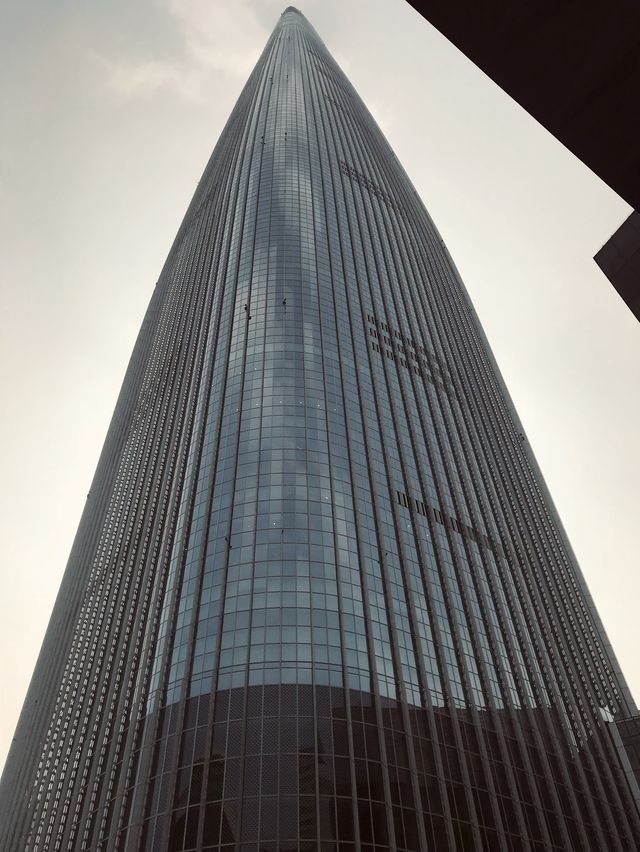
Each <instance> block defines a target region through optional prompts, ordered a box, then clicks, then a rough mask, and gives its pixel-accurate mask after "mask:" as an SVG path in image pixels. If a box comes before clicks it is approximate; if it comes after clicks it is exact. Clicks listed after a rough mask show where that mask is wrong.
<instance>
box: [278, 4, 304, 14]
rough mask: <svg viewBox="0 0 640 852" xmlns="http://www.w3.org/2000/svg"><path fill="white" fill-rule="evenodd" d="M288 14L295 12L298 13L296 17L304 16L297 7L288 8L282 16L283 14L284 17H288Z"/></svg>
mask: <svg viewBox="0 0 640 852" xmlns="http://www.w3.org/2000/svg"><path fill="white" fill-rule="evenodd" d="M287 12H295V13H296V15H301V14H302V12H301V11H300V9H296V7H295V6H287V8H286V9H285V10H284V12H283V13H282V14H283V15H286V14H287Z"/></svg>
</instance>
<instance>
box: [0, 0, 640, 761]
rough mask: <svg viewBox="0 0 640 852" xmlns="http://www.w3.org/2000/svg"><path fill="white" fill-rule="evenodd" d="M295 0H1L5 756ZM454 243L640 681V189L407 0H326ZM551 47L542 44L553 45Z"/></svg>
mask: <svg viewBox="0 0 640 852" xmlns="http://www.w3.org/2000/svg"><path fill="white" fill-rule="evenodd" d="M285 5H286V3H285V2H282V1H281V2H277V3H276V2H274V0H254V2H250V0H233V1H232V0H227V2H224V0H136V2H135V3H131V2H130V0H110V2H109V3H103V4H93V3H84V4H78V3H76V2H72V0H58V2H56V3H38V4H32V3H24V2H23V0H5V2H4V3H3V4H2V8H1V9H0V34H1V35H0V56H1V57H2V63H3V73H2V74H0V98H1V99H2V103H3V105H4V108H3V110H2V111H1V113H0V276H1V277H0V288H1V289H0V312H1V313H0V315H1V316H2V320H3V321H2V333H1V334H0V393H1V397H0V398H1V399H2V400H3V403H4V405H3V415H2V418H0V430H1V435H0V477H1V481H2V485H3V487H2V490H1V491H0V537H1V538H0V540H1V542H2V547H1V549H0V573H1V586H0V589H1V595H0V606H1V608H2V612H1V614H0V666H1V670H0V682H1V683H2V699H1V700H0V761H1V760H2V759H3V757H4V754H5V751H6V749H7V748H8V746H9V742H10V739H11V736H12V735H13V730H14V727H15V723H16V721H17V716H18V713H19V711H20V707H21V705H22V700H23V697H24V693H25V691H26V688H27V685H28V681H29V678H30V675H31V671H32V669H33V666H34V663H35V659H36V656H37V653H38V650H39V647H40V643H41V641H42V636H43V633H44V630H45V627H46V624H47V621H48V618H49V614H50V611H51V608H52V605H53V601H54V598H55V594H56V592H57V589H58V586H59V583H60V579H61V576H62V572H63V570H64V567H65V563H66V560H67V556H68V553H69V550H70V547H71V542H72V539H73V536H74V534H75V529H76V525H77V523H78V521H79V518H80V513H81V510H82V507H83V505H84V501H85V497H86V493H87V491H88V488H89V483H90V481H91V477H92V475H93V471H94V468H95V465H96V463H97V460H98V455H99V452H100V448H101V446H102V441H103V439H104V436H105V434H106V430H107V426H108V424H109V419H110V417H111V413H112V410H113V407H114V404H115V400H116V396H117V393H118V390H119V387H120V383H121V381H122V378H123V375H124V370H125V367H126V364H127V361H128V358H129V355H130V353H131V350H132V348H133V343H134V340H135V336H136V334H137V331H138V328H139V326H140V323H141V320H142V316H143V313H144V311H145V308H146V305H147V302H148V300H149V298H150V296H151V292H152V290H153V286H154V283H155V281H156V280H157V277H158V274H159V272H160V269H161V267H162V264H163V262H164V259H165V257H166V255H167V253H168V251H169V247H170V245H171V242H172V240H173V237H174V235H175V233H176V231H177V229H178V226H179V224H180V221H181V218H182V216H183V214H184V211H185V210H186V207H187V204H188V202H189V200H190V198H191V195H192V194H193V192H194V190H195V187H196V184H197V181H198V179H199V177H200V175H201V172H202V171H203V169H204V166H205V163H206V161H207V159H208V157H209V154H210V152H211V150H212V148H213V145H214V144H215V141H216V140H217V138H218V135H219V133H220V131H221V129H222V126H223V124H224V122H225V121H226V119H227V117H228V115H229V113H230V111H231V109H232V107H233V104H234V103H235V100H236V98H237V96H238V94H239V92H240V89H241V88H242V86H243V85H244V83H245V81H246V79H247V77H248V75H249V72H250V71H251V68H252V67H253V65H254V64H255V61H256V60H257V58H258V56H259V54H260V52H261V50H262V48H263V47H264V44H265V42H266V40H267V38H268V36H269V33H270V32H271V30H272V28H273V26H274V25H275V23H276V21H277V19H278V16H279V14H280V12H281V11H282V10H283V9H284V7H285ZM300 8H301V9H302V11H303V12H304V13H305V14H306V15H307V17H308V18H309V20H310V21H311V23H312V24H313V25H314V26H315V27H316V29H317V30H318V32H319V34H320V36H321V37H322V38H323V39H324V41H325V43H326V44H327V47H328V48H329V50H330V51H331V52H332V53H333V55H334V56H335V58H336V59H337V60H338V62H339V63H340V64H341V66H342V68H343V69H344V71H345V72H346V73H347V75H348V76H349V78H350V79H351V82H352V83H353V84H354V86H355V87H356V89H357V90H358V92H359V93H360V95H361V96H362V98H363V99H364V101H365V103H366V104H367V105H368V106H369V108H370V109H371V111H372V113H373V114H374V116H375V118H376V120H377V121H378V123H379V124H380V126H381V128H382V130H383V131H384V133H385V134H386V136H387V138H388V139H389V141H390V143H391V145H392V147H393V148H394V150H395V152H396V154H397V155H398V157H399V159H400V161H401V162H402V164H403V165H404V167H405V168H406V170H407V172H408V174H409V176H410V178H411V179H412V180H413V182H414V185H415V187H416V189H417V190H418V193H419V194H420V196H421V197H422V199H423V200H424V202H425V203H426V205H427V207H428V209H429V210H430V212H431V214H432V215H433V217H434V219H435V222H436V224H437V226H438V228H439V230H440V231H441V233H442V236H443V238H444V239H445V241H446V243H447V246H448V248H449V250H450V251H451V254H452V256H453V258H454V260H455V261H456V263H457V265H458V268H459V269H460V272H461V273H462V276H463V278H464V280H465V282H466V284H467V287H468V290H469V292H470V294H471V297H472V299H473V301H474V303H475V305H476V308H477V310H478V313H479V315H480V318H481V320H482V322H483V324H484V327H485V331H486V333H487V336H488V338H489V340H490V342H491V344H492V346H493V349H494V353H495V355H496V358H497V361H498V363H499V365H500V367H501V369H502V372H503V375H504V377H505V380H506V382H507V386H508V387H509V389H510V391H511V394H512V396H513V399H514V401H515V404H516V407H517V409H518V411H519V414H520V416H521V418H522V420H523V422H524V425H525V428H526V430H527V434H528V438H529V441H530V443H531V445H532V447H533V449H534V451H535V452H536V455H537V457H538V461H539V462H540V465H541V467H542V470H543V472H544V474H545V477H546V480H547V483H548V485H549V487H550V490H551V493H552V494H553V495H554V498H555V501H556V505H557V507H558V509H559V512H560V515H561V517H562V518H563V520H564V523H565V526H566V529H567V531H568V533H569V537H570V539H571V541H572V543H573V546H574V549H575V551H576V553H577V555H578V558H579V560H580V563H581V565H582V568H583V571H584V573H585V575H586V577H587V581H588V583H589V586H590V588H591V591H592V593H593V597H594V599H595V602H596V604H597V606H598V608H599V610H600V613H601V615H602V618H603V620H604V623H605V626H606V628H607V630H608V632H609V635H610V637H611V640H612V643H613V646H614V648H615V650H616V652H617V654H618V656H619V658H620V661H621V664H622V668H623V671H625V673H626V675H627V678H628V680H629V682H630V685H631V688H632V690H633V689H635V692H636V695H638V694H640V659H639V658H638V653H637V652H638V638H637V637H638V632H637V623H636V622H637V611H638V603H637V602H638V592H639V590H640V572H639V571H638V570H637V555H636V552H637V542H636V539H637V522H638V517H637V514H638V513H637V511H636V492H637V485H638V481H639V480H640V441H638V434H639V431H640V430H639V426H640V401H639V398H638V393H637V383H638V375H640V325H639V324H638V322H637V321H636V320H635V319H634V317H633V316H632V314H631V313H630V312H629V311H628V309H627V308H626V306H625V305H624V304H623V303H622V301H621V300H620V299H619V297H618V296H617V294H616V293H615V291H614V290H613V288H612V287H611V285H610V284H609V283H608V281H607V280H606V278H605V277H604V276H603V275H602V273H601V272H600V271H599V269H598V268H597V266H596V265H595V263H594V262H593V260H592V256H593V254H594V253H595V252H596V251H597V250H598V248H600V246H601V245H602V243H604V242H605V240H606V239H607V238H608V237H609V235H610V234H611V233H613V231H614V230H616V228H617V227H618V225H619V224H620V223H621V222H622V221H623V219H624V218H625V217H626V215H627V214H628V212H629V208H628V206H627V205H626V204H625V203H624V202H623V201H622V200H621V199H620V198H619V197H618V196H617V195H615V193H614V192H612V191H611V190H610V189H609V188H608V187H606V186H605V185H604V184H603V183H602V181H600V180H599V179H598V178H597V177H595V176H594V175H593V174H592V173H591V172H589V170H588V169H587V168H586V167H585V166H584V165H582V163H580V162H579V161H578V160H577V159H576V158H575V157H574V156H573V155H572V154H570V153H569V152H568V151H566V150H565V149H564V148H563V147H562V146H561V145H560V144H559V143H558V142H556V140H555V139H554V138H553V137H552V136H550V135H549V134H548V133H547V132H546V131H545V130H543V129H542V128H541V127H540V126H539V125H538V124H537V123H536V122H535V121H534V120H533V119H531V118H530V117H529V116H528V115H527V114H526V113H525V112H524V111H523V110H522V109H521V108H520V107H519V106H517V104H515V103H514V102H513V101H511V100H510V99H509V98H508V97H507V96H506V95H505V94H504V93H502V92H501V91H500V90H499V89H498V88H497V87H496V86H495V85H494V84H493V83H492V82H491V81H490V80H489V79H488V78H486V77H485V76H484V75H483V74H482V73H481V72H480V71H479V70H478V69H476V68H475V66H473V65H472V64H471V63H469V62H468V61H467V60H466V59H465V58H464V57H463V56H462V54H460V53H459V52H458V51H457V50H456V49H455V48H453V47H452V46H451V45H450V44H449V43H448V42H447V41H446V40H445V39H444V38H443V37H442V36H440V35H439V33H437V32H436V31H435V30H434V29H433V28H432V27H431V26H430V25H429V24H428V23H427V22H426V21H424V20H423V19H422V18H421V17H420V16H419V15H418V14H417V13H416V12H415V11H414V10H413V9H412V8H411V7H410V6H409V5H408V4H407V3H405V2H404V0H306V2H304V3H303V4H302V5H301V6H300ZM543 61H544V57H541V62H543Z"/></svg>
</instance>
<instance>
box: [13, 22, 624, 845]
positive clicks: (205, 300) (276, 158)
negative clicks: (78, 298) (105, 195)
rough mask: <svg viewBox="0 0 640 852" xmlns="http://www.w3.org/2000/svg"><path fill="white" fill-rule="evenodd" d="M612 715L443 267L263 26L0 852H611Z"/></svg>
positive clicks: (73, 585) (44, 667)
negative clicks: (262, 40) (259, 49)
mask: <svg viewBox="0 0 640 852" xmlns="http://www.w3.org/2000/svg"><path fill="white" fill-rule="evenodd" d="M636 714H637V708H636V707H635V704H634V702H633V699H632V697H631V695H630V694H629V691H628V689H627V687H626V685H625V682H624V679H623V677H622V674H621V673H620V671H619V669H618V666H617V663H616V660H615V657H614V655H613V652H612V650H611V648H610V646H609V644H608V642H607V638H606V636H605V633H604V630H603V628H602V625H601V623H600V620H599V618H598V616H597V613H596V611H595V609H594V606H593V603H592V601H591V598H590V597H589V593H588V591H587V589H586V587H585V584H584V581H583V578H582V575H581V574H580V571H579V568H578V567H577V565H576V563H575V559H574V557H573V555H572V553H571V550H570V547H569V545H568V543H567V541H566V538H565V536H564V533H563V531H562V527H561V525H560V522H559V520H558V518H557V517H556V514H555V511H554V509H553V505H552V503H551V500H550V498H549V496H548V494H547V492H546V489H545V486H544V482H543V480H542V477H541V475H540V473H539V471H538V469H537V466H536V463H535V460H534V458H533V456H532V454H531V451H530V449H529V446H528V443H527V440H526V438H525V436H524V433H523V430H522V426H521V425H520V423H519V421H518V419H517V416H516V414H515V412H514V410H513V408H512V405H511V403H510V401H509V397H508V395H507V392H506V390H505V388H504V386H503V383H502V380H501V378H500V375H499V373H498V370H497V368H496V366H495V364H494V362H493V359H492V356H491V353H490V350H489V348H488V345H487V343H486V341H485V338H484V336H483V333H482V330H481V328H480V326H479V323H478V320H477V318H476V316H475V313H474V311H473V308H472V306H471V303H470V301H469V299H468V296H467V294H466V291H465V289H464V287H463V285H462V283H461V281H460V279H459V277H458V274H457V272H456V269H455V267H454V265H453V262H452V261H451V258H450V256H449V254H448V252H447V250H446V248H445V246H444V244H443V242H442V239H441V238H440V236H439V234H438V232H437V230H436V228H435V226H434V225H433V223H432V221H431V219H430V218H429V215H428V214H427V212H426V210H425V209H424V207H423V205H422V204H421V202H420V200H419V199H418V198H417V196H416V193H415V191H414V189H413V188H412V186H411V184H410V182H409V179H408V178H407V176H406V175H405V173H404V171H403V170H402V168H401V166H400V165H399V163H398V162H397V160H396V158H395V157H394V155H393V152H392V151H391V150H390V148H389V146H388V144H387V143H386V141H385V140H384V138H383V136H382V134H381V133H380V130H379V129H378V128H377V126H376V125H375V123H374V122H373V120H372V118H371V116H370V115H369V113H368V112H367V110H366V108H365V107H364V105H363V104H362V102H361V101H360V99H359V98H358V96H357V94H356V92H355V91H354V89H353V88H352V87H351V85H350V84H349V82H348V81H347V79H346V78H345V76H344V75H343V74H342V72H341V71H340V69H339V68H338V67H337V65H336V64H335V62H334V61H333V59H332V58H331V57H330V55H329V54H328V52H327V50H326V48H325V47H324V45H323V44H322V42H321V41H320V39H319V38H318V36H317V35H316V33H315V32H314V30H313V29H312V28H311V26H310V25H309V24H308V23H307V21H306V20H305V19H304V17H303V16H302V15H301V14H300V13H299V12H298V11H296V10H295V9H293V8H288V9H287V10H286V11H285V12H284V13H283V15H282V17H281V20H280V22H279V23H278V25H277V26H276V28H275V30H274V33H273V35H272V36H271V38H270V40H269V42H268V44H267V46H266V48H265V50H264V53H263V54H262V56H261V58H260V60H259V61H258V64H257V65H256V68H255V70H254V71H253V73H252V74H251V77H250V78H249V81H248V83H247V85H246V86H245V88H244V90H243V92H242V94H241V96H240V98H239V101H238V103H237V105H236V107H235V109H234V111H233V113H232V115H231V117H230V119H229V121H228V123H227V125H226V127H225V129H224V131H223V133H222V135H221V137H220V140H219V142H218V144H217V146H216V148H215V150H214V152H213V155H212V157H211V160H210V162H209V164H208V165H207V168H206V170H205V173H204V176H203V178H202V180H201V181H200V183H199V185H198V188H197V190H196V194H195V196H194V199H193V201H192V203H191V205H190V207H189V209H188V211H187V214H186V216H185V219H184V222H183V224H182V226H181V228H180V231H179V233H178V236H177V237H176V240H175V243H174V245H173V247H172V249H171V252H170V254H169V257H168V259H167V262H166V264H165V267H164V269H163V271H162V274H161V276H160V279H159V281H158V284H157V286H156V289H155V291H154V295H153V297H152V300H151V304H150V307H149V310H148V313H147V315H146V318H145V320H144V324H143V327H142V330H141V332H140V336H139V338H138V341H137V343H136V347H135V350H134V353H133V356H132V359H131V363H130V365H129V368H128V370H127V374H126V377H125V381H124V385H123V389H122V391H121V394H120V397H119V399H118V403H117V406H116V411H115V414H114V418H113V421H112V424H111V427H110V429H109V432H108V435H107V439H106V442H105V446H104V449H103V452H102V455H101V457H100V461H99V464H98V469H97V472H96V475H95V479H94V481H93V484H92V486H91V492H90V494H89V496H88V498H87V505H86V508H85V511H84V514H83V517H82V520H81V523H80V527H79V530H78V534H77V537H76V540H75V543H74V546H73V550H72V553H71V557H70V561H69V566H68V569H67V572H66V574H65V577H64V580H63V584H62V588H61V590H60V594H59V597H58V600H57V602H56V606H55V609H54V613H53V616H52V619H51V623H50V626H49V629H48V632H47V636H46V638H45V642H44V645H43V648H42V652H41V655H40V658H39V660H38V664H37V667H36V670H35V673H34V676H33V680H32V683H31V686H30V688H29V693H28V696H27V699H26V701H25V706H24V709H23V712H22V716H21V718H20V722H19V725H18V729H17V731H16V736H15V740H14V743H13V746H12V749H11V752H10V755H9V759H8V762H7V767H6V770H5V774H4V776H3V783H2V792H1V798H0V806H1V812H0V814H1V817H2V829H1V831H2V834H1V836H0V845H1V847H2V849H3V850H15V851H16V852H17V850H29V852H45V850H46V852H51V850H73V852H79V850H92V852H94V850H103V851H104V852H106V850H127V852H130V851H131V852H133V851H134V850H136V852H152V850H172V852H177V850H185V852H186V850H209V852H213V850H232V849H233V850H238V852H259V850H260V852H266V850H269V852H277V850H280V852H283V850H291V852H293V850H296V852H303V850H316V852H317V850H319V849H322V850H337V852H356V850H359V852H360V851H361V852H382V850H405V851H406V852H408V850H437V851H438V852H441V850H482V849H484V850H491V852H494V850H504V852H508V850H532V852H542V850H577V849H580V850H594V852H595V850H618V852H623V850H629V849H632V848H636V847H637V846H638V844H639V843H640V819H639V815H638V806H637V792H638V791H637V785H636V784H635V781H634V778H633V775H632V772H631V769H630V760H629V758H628V757H627V756H626V751H625V747H624V744H623V741H622V739H621V737H620V735H619V734H618V727H617V725H616V724H615V722H614V721H613V720H617V719H618V718H622V717H624V718H627V717H632V716H635V715H636ZM627 740H629V737H627Z"/></svg>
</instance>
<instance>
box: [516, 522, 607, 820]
mask: <svg viewBox="0 0 640 852" xmlns="http://www.w3.org/2000/svg"><path fill="white" fill-rule="evenodd" d="M504 509H505V507H504V505H503V510H504ZM508 514H509V512H507V516H508ZM530 591H531V590H530ZM583 783H584V781H583ZM585 789H586V785H585ZM579 810H580V809H579V808H578V809H577V812H579ZM596 824H598V822H597V820H596ZM580 825H581V824H580Z"/></svg>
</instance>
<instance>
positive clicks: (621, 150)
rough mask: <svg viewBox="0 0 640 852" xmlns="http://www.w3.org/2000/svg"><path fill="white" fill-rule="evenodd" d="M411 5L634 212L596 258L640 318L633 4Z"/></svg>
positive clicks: (637, 49) (637, 48) (637, 41)
mask: <svg viewBox="0 0 640 852" xmlns="http://www.w3.org/2000/svg"><path fill="white" fill-rule="evenodd" d="M409 2H410V3H411V5H412V6H413V7H414V8H415V9H416V10H417V11H418V12H420V13H421V14H422V15H424V17H425V18H426V19H427V20H428V21H430V22H431V23H432V24H433V25H434V26H435V27H437V28H438V29H439V30H440V32H442V34H443V35H445V36H446V37H447V38H448V39H449V40H450V41H451V42H453V44H455V45H456V47H457V48H459V49H460V50H461V51H462V52H463V53H464V54H465V55H466V56H467V57H468V58H469V59H471V61H472V62H474V63H475V64H476V65H477V66H478V67H479V68H481V69H482V71H484V73H485V74H487V75H488V76H489V77H491V79H492V80H493V81H494V82H496V83H497V84H498V85H499V86H500V88H502V89H504V91H505V92H506V93H507V94H508V95H510V96H511V97H512V98H514V100H516V101H517V102H518V103H519V104H520V105H521V106H522V107H524V109H526V110H527V112H528V113H530V114H531V115H532V116H533V117H534V118H535V119H537V121H539V122H540V123H541V124H542V125H543V126H544V127H546V129H547V130H548V131H549V132H550V133H552V134H553V135H554V136H555V137H556V139H558V140H559V141H560V142H562V143H563V145H565V146H566V147H567V148H568V149H569V150H570V151H572V152H573V153H574V154H575V155H576V156H577V157H579V158H580V159H581V160H582V161H583V163H585V164H586V165H587V166H589V168H590V169H592V170H593V171H594V172H595V173H596V174H597V175H598V176H599V177H600V178H602V180H603V181H605V183H607V184H608V185H609V186H610V187H611V188H612V189H613V190H615V191H616V192H617V193H618V194H619V195H620V196H621V197H622V198H624V199H625V201H626V202H627V203H628V204H630V205H631V206H632V207H634V208H635V211H636V212H635V213H633V214H632V215H631V217H630V218H629V219H627V221H626V222H624V223H623V224H622V226H621V227H620V228H619V229H618V230H617V231H616V232H615V233H614V235H613V236H612V237H611V239H610V240H609V241H608V242H607V243H605V245H604V246H603V247H602V248H601V250H600V251H599V252H598V253H597V255H596V257H595V260H596V262H597V263H598V266H599V267H600V268H601V269H602V271H603V272H604V274H605V275H606V276H607V278H608V279H609V280H610V281H611V283H612V284H613V286H614V287H615V288H616V290H617V291H618V293H619V294H620V296H621V297H622V298H623V299H624V301H625V302H626V304H627V306H628V307H629V308H630V310H631V311H633V313H634V314H635V316H636V317H637V318H638V319H640V266H639V261H638V257H640V229H639V228H638V225H637V222H638V220H639V219H640V214H639V213H638V212H637V211H638V210H639V209H640V104H639V100H640V99H639V97H638V92H640V60H639V59H638V57H640V3H637V2H636V0H589V2H587V3H585V2H582V0H536V2H533V3H529V2H518V3H513V2H510V0H483V2H482V3H460V2H450V0H409ZM621 256H622V257H624V258H625V262H624V263H622V262H621ZM632 256H635V260H632V261H629V260H628V259H629V258H630V257H632Z"/></svg>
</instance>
